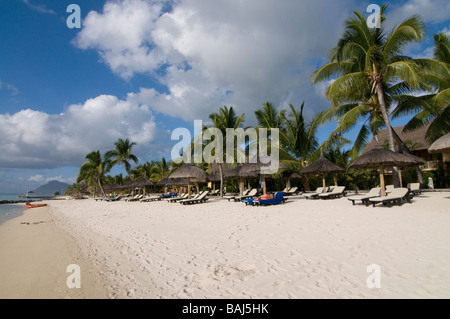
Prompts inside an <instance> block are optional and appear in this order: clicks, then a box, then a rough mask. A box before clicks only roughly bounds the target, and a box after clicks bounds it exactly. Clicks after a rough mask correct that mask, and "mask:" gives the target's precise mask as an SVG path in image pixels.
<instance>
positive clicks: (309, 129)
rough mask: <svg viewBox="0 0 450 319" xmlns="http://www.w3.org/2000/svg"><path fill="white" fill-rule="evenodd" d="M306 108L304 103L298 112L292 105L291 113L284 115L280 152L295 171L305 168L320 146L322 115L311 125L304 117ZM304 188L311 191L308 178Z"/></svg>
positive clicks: (316, 117) (304, 182) (304, 181)
mask: <svg viewBox="0 0 450 319" xmlns="http://www.w3.org/2000/svg"><path fill="white" fill-rule="evenodd" d="M304 106H305V103H304V102H303V103H302V105H301V107H300V110H296V109H295V107H294V106H293V105H292V104H290V105H289V108H290V112H289V113H288V114H287V115H286V114H284V115H283V117H284V127H285V129H284V131H283V132H282V134H281V138H280V140H281V144H282V145H283V147H282V148H281V150H280V157H281V158H282V160H283V162H284V163H285V164H286V165H288V166H290V167H291V170H293V171H300V170H301V169H302V168H303V167H306V166H307V165H308V162H310V160H311V158H312V156H313V154H314V152H315V151H316V149H317V147H318V145H319V143H318V142H317V139H316V132H317V129H318V127H319V124H320V118H321V117H322V113H320V114H318V115H316V116H315V118H314V119H313V120H312V121H311V122H310V123H307V122H306V121H305V118H304V116H303V109H304ZM303 187H304V188H305V190H309V183H308V179H307V178H306V179H305V180H303Z"/></svg>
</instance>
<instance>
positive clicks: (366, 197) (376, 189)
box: [348, 187, 381, 206]
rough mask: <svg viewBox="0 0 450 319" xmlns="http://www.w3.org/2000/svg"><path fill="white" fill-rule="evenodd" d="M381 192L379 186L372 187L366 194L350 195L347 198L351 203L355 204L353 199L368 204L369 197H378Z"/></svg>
mask: <svg viewBox="0 0 450 319" xmlns="http://www.w3.org/2000/svg"><path fill="white" fill-rule="evenodd" d="M380 194H381V188H379V187H374V188H372V189H371V190H370V191H369V192H368V193H367V194H361V195H354V196H350V197H349V198H348V200H350V201H352V203H353V205H355V201H357V200H360V201H361V202H362V203H363V204H365V205H366V206H369V199H370V198H374V197H379V196H380Z"/></svg>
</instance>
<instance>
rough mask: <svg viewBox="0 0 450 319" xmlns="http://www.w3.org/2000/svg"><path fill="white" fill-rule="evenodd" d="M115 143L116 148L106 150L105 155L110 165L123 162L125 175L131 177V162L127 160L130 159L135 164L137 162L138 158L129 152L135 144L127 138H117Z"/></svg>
mask: <svg viewBox="0 0 450 319" xmlns="http://www.w3.org/2000/svg"><path fill="white" fill-rule="evenodd" d="M115 145H116V149H115V150H112V151H108V152H106V154H105V157H106V158H107V159H109V160H110V164H111V166H114V165H116V164H119V165H121V164H123V166H124V167H125V171H126V172H127V175H128V176H130V177H132V176H131V172H130V170H131V164H130V162H129V161H130V160H131V161H133V162H134V163H135V164H137V163H138V158H137V157H136V156H135V155H134V154H132V153H131V150H132V148H133V146H134V145H136V143H134V142H133V143H130V141H129V140H128V139H125V140H122V139H121V138H119V140H118V141H117V142H116V143H115Z"/></svg>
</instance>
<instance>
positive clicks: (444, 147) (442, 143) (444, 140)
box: [428, 133, 450, 153]
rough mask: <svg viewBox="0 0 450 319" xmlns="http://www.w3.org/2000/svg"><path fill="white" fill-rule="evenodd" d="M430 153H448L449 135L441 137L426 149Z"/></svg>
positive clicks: (449, 147) (449, 146) (449, 149)
mask: <svg viewBox="0 0 450 319" xmlns="http://www.w3.org/2000/svg"><path fill="white" fill-rule="evenodd" d="M428 152H430V153H444V152H450V133H447V134H445V135H444V136H441V137H440V138H438V139H437V140H436V141H434V143H433V144H431V146H430V147H429V148H428Z"/></svg>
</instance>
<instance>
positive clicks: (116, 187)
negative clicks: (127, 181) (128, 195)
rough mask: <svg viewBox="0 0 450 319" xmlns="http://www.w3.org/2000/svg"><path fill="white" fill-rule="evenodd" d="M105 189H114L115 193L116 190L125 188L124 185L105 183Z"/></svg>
mask: <svg viewBox="0 0 450 319" xmlns="http://www.w3.org/2000/svg"><path fill="white" fill-rule="evenodd" d="M103 189H104V190H105V191H110V192H111V191H113V192H114V194H115V193H116V191H118V190H122V189H123V186H122V185H119V184H115V183H114V184H109V185H105V187H103Z"/></svg>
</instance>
